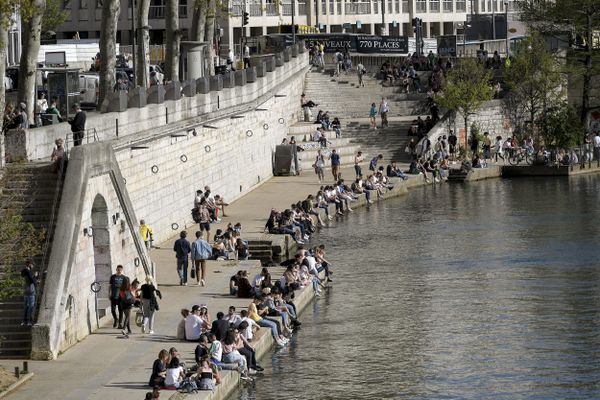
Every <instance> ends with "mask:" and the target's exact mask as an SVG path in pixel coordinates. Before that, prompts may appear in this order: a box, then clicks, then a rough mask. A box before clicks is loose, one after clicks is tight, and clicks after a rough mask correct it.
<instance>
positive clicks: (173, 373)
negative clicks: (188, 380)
mask: <svg viewBox="0 0 600 400" xmlns="http://www.w3.org/2000/svg"><path fill="white" fill-rule="evenodd" d="M184 378H185V372H184V371H183V367H182V366H181V365H179V359H178V358H177V357H174V358H173V359H172V360H171V362H170V363H169V366H168V367H167V374H166V376H165V386H166V387H173V388H175V389H177V388H179V385H181V382H183V379H184Z"/></svg>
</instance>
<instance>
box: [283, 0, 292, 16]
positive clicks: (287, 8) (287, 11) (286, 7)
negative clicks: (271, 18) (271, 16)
mask: <svg viewBox="0 0 600 400" xmlns="http://www.w3.org/2000/svg"><path fill="white" fill-rule="evenodd" d="M281 9H282V15H286V16H288V15H292V4H291V3H283V4H282V5H281Z"/></svg>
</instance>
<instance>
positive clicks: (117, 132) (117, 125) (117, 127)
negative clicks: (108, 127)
mask: <svg viewBox="0 0 600 400" xmlns="http://www.w3.org/2000/svg"><path fill="white" fill-rule="evenodd" d="M115 132H116V134H117V137H119V118H115Z"/></svg>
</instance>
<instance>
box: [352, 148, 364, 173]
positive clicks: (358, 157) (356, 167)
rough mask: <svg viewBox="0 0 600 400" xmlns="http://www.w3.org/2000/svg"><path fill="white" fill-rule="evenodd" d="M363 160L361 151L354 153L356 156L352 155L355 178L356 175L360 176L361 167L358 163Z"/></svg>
mask: <svg viewBox="0 0 600 400" xmlns="http://www.w3.org/2000/svg"><path fill="white" fill-rule="evenodd" d="M363 160H364V158H363V155H362V151H359V152H358V153H356V156H354V172H356V178H357V179H358V177H360V176H362V169H361V167H360V163H361V162H363Z"/></svg>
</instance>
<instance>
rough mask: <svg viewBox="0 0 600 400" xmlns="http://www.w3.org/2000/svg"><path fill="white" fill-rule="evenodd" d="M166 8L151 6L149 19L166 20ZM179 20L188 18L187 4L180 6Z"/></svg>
mask: <svg viewBox="0 0 600 400" xmlns="http://www.w3.org/2000/svg"><path fill="white" fill-rule="evenodd" d="M165 8H166V6H150V11H149V12H148V18H149V19H165ZM179 18H187V4H181V5H180V6H179Z"/></svg>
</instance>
